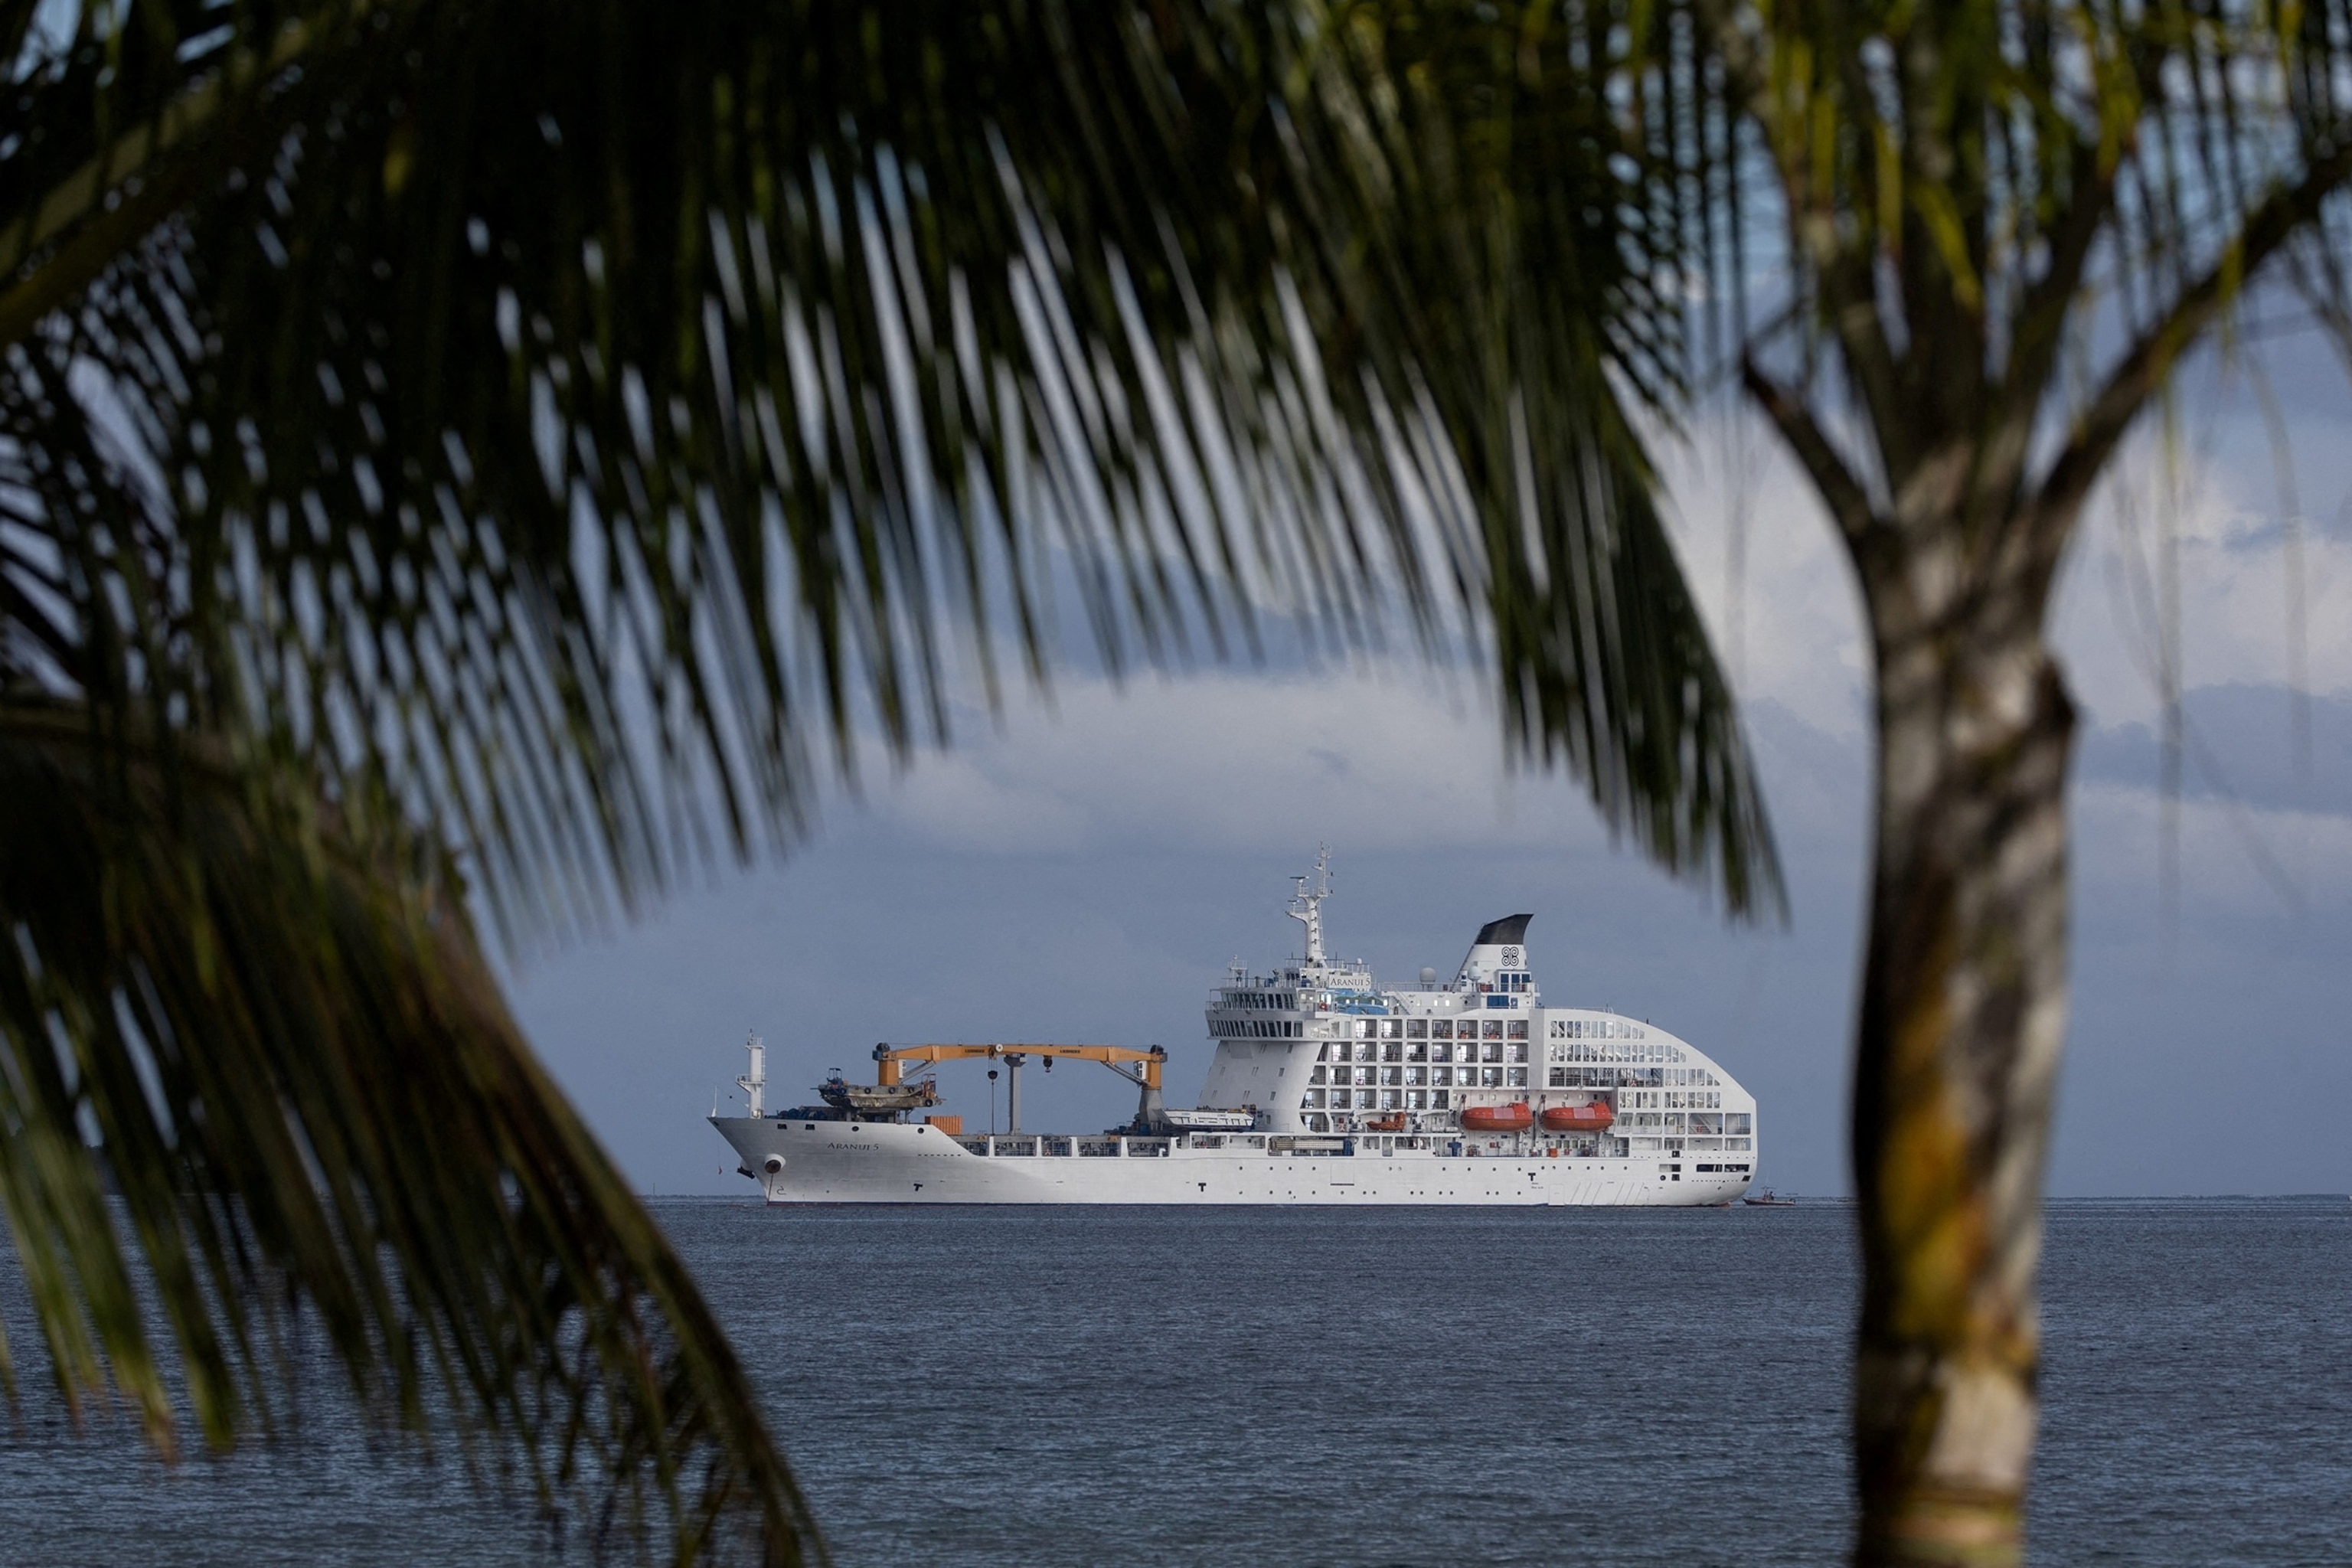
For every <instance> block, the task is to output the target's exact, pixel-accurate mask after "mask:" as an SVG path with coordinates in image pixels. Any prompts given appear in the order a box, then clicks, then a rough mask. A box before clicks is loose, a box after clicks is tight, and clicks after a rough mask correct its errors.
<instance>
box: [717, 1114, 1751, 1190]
mask: <svg viewBox="0 0 2352 1568" xmlns="http://www.w3.org/2000/svg"><path fill="white" fill-rule="evenodd" d="M711 1125H712V1126H714V1127H716V1128H717V1129H718V1130H719V1133H720V1134H721V1135H722V1136H723V1137H725V1138H726V1140H727V1141H728V1142H729V1143H730V1144H731V1145H733V1146H734V1149H735V1151H736V1152H737V1153H738V1154H739V1155H740V1157H741V1162H742V1163H741V1166H740V1169H741V1171H742V1173H743V1174H745V1175H747V1176H750V1177H751V1179H752V1180H753V1181H754V1182H757V1183H758V1184H760V1188H761V1192H762V1194H764V1195H765V1196H766V1199H767V1201H768V1202H769V1203H770V1204H772V1205H780V1206H789V1205H803V1204H806V1205H834V1204H1263V1205H1323V1206H1349V1207H1368V1206H1381V1205H1430V1206H1440V1207H1443V1206H1464V1207H1546V1206H1590V1207H1620V1206H1639V1207H1702V1206H1709V1205H1723V1204H1727V1203H1730V1202H1732V1201H1734V1200H1735V1199H1738V1197H1740V1196H1742V1195H1743V1194H1745V1193H1746V1192H1747V1191H1748V1182H1749V1180H1750V1172H1752V1170H1753V1168H1754V1167H1753V1161H1752V1157H1750V1156H1747V1155H1742V1156H1739V1157H1738V1162H1737V1163H1730V1164H1727V1163H1724V1162H1721V1161H1717V1160H1709V1161H1706V1163H1704V1164H1702V1163H1701V1162H1699V1161H1697V1160H1695V1159H1690V1158H1687V1157H1685V1158H1681V1159H1675V1158H1650V1157H1644V1158H1640V1159H1628V1158H1622V1157H1619V1158H1605V1157H1596V1156H1578V1155H1566V1154H1563V1155H1558V1156H1555V1155H1551V1154H1549V1153H1548V1152H1546V1151H1545V1148H1544V1147H1543V1144H1542V1141H1541V1140H1540V1138H1524V1137H1523V1138H1509V1137H1506V1138H1501V1139H1488V1138H1484V1137H1481V1138H1477V1139H1470V1138H1467V1137H1455V1136H1451V1135H1443V1134H1441V1135H1431V1136H1423V1137H1419V1138H1412V1137H1396V1138H1374V1137H1360V1138H1348V1139H1298V1138H1285V1137H1281V1136H1267V1135H1264V1134H1256V1135H1249V1136H1228V1137H1202V1136H1193V1137H1176V1138H1164V1139H1160V1138H1150V1139H1147V1138H1120V1137H1117V1136H1113V1135H1099V1136H1068V1135H1050V1134H1049V1135H1045V1136H1035V1135H1024V1136H1021V1137H1018V1138H1015V1137H1010V1136H1007V1137H1000V1138H994V1139H981V1138H971V1139H965V1138H957V1137H950V1136H948V1135H946V1134H943V1133H941V1132H940V1131H939V1130H938V1129H936V1128H932V1127H928V1126H921V1125H908V1124H905V1123H897V1122H857V1121H787V1120H785V1119H782V1118H776V1117H761V1118H751V1117H713V1118H711ZM1302 1144H1305V1145H1318V1144H1320V1145H1336V1146H1326V1147H1300V1145H1302Z"/></svg>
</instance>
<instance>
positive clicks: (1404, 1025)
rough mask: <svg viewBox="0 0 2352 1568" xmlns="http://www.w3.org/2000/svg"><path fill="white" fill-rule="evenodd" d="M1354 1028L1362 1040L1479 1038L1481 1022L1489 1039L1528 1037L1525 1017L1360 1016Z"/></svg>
mask: <svg viewBox="0 0 2352 1568" xmlns="http://www.w3.org/2000/svg"><path fill="white" fill-rule="evenodd" d="M1353 1022H1354V1024H1355V1027H1354V1029H1353V1030H1352V1031H1350V1032H1351V1033H1352V1034H1353V1035H1354V1036H1355V1037H1356V1038H1357V1039H1360V1040H1455V1039H1460V1040H1475V1039H1477V1038H1479V1037H1480V1034H1481V1031H1480V1026H1481V1024H1482V1023H1483V1024H1484V1026H1485V1030H1484V1037H1485V1038H1486V1039H1489V1040H1503V1039H1511V1040H1524V1039H1526V1038H1527V1037H1528V1021H1527V1020H1526V1019H1525V1018H1486V1019H1483V1020H1482V1019H1477V1018H1464V1019H1462V1020H1461V1021H1460V1022H1459V1023H1458V1024H1457V1023H1456V1022H1455V1021H1454V1019H1452V1018H1357V1019H1355V1020H1353Z"/></svg>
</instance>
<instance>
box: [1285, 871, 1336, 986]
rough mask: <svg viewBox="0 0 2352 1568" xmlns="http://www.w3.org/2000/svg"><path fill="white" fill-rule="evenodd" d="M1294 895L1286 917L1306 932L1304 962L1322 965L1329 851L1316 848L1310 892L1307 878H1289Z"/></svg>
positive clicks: (1328, 883)
mask: <svg viewBox="0 0 2352 1568" xmlns="http://www.w3.org/2000/svg"><path fill="white" fill-rule="evenodd" d="M1308 880H1309V879H1308V878H1306V877H1293V878H1292V879H1291V881H1293V882H1294V883H1296V884H1297V887H1298V891H1297V894H1296V895H1295V896H1294V897H1293V898H1292V899H1291V900H1290V910H1289V914H1290V918H1291V919H1292V920H1295V921H1298V922H1299V923H1301V924H1302V925H1304V926H1306V928H1307V963H1309V964H1318V965H1319V964H1320V963H1322V962H1323V900H1325V899H1328V898H1329V897H1330V896H1331V847H1330V846H1329V845H1328V844H1321V845H1318V846H1316V853H1315V873H1314V876H1313V879H1312V880H1313V881H1314V884H1315V886H1314V888H1313V889H1311V890H1310V889H1308V887H1307V882H1308Z"/></svg>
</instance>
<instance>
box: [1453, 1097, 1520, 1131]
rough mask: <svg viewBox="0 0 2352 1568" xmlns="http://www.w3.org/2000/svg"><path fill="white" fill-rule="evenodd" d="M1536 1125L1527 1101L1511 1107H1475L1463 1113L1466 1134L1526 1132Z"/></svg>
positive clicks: (1463, 1127)
mask: <svg viewBox="0 0 2352 1568" xmlns="http://www.w3.org/2000/svg"><path fill="white" fill-rule="evenodd" d="M1535 1124H1536V1119H1535V1113H1534V1112H1533V1111H1531V1110H1528V1104H1527V1101H1525V1100H1518V1101H1517V1102H1515V1103H1513V1104H1510V1105H1474V1106H1472V1107H1470V1108H1469V1109H1468V1110H1465V1111H1464V1112H1463V1113H1462V1131H1465V1132H1525V1131H1527V1130H1528V1128H1530V1127H1533V1126H1534V1125H1535Z"/></svg>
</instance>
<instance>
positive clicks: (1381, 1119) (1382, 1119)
mask: <svg viewBox="0 0 2352 1568" xmlns="http://www.w3.org/2000/svg"><path fill="white" fill-rule="evenodd" d="M1364 1131H1367V1132H1402V1131H1404V1112H1403V1111H1402V1110H1400V1111H1398V1112H1397V1113H1396V1114H1395V1115H1394V1116H1370V1117H1366V1118H1365V1119H1364Z"/></svg>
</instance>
